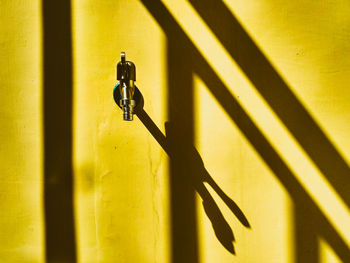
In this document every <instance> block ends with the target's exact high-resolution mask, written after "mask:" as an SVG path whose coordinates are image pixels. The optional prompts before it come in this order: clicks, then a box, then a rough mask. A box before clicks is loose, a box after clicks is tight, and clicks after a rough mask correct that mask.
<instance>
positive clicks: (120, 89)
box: [113, 52, 142, 121]
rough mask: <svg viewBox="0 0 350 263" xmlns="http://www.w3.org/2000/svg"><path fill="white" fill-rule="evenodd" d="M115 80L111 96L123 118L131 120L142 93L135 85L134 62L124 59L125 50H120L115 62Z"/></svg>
mask: <svg viewBox="0 0 350 263" xmlns="http://www.w3.org/2000/svg"><path fill="white" fill-rule="evenodd" d="M117 80H119V83H118V84H117V85H116V86H115V87H114V91H113V97H114V100H115V102H116V103H117V104H118V106H119V107H120V108H121V109H122V110H123V119H124V120H125V121H132V120H133V114H134V109H135V107H136V106H137V105H138V104H139V102H140V100H141V98H142V95H141V93H140V91H139V90H138V89H137V87H136V86H135V84H134V82H135V81H136V68H135V65H134V63H132V62H131V61H126V60H125V52H121V54H120V61H119V63H118V64H117Z"/></svg>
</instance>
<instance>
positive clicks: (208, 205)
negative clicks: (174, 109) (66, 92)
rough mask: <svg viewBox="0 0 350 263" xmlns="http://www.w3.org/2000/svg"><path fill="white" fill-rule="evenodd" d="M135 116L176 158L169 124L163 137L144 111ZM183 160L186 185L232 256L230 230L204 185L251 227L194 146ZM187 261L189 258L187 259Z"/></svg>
mask: <svg viewBox="0 0 350 263" xmlns="http://www.w3.org/2000/svg"><path fill="white" fill-rule="evenodd" d="M136 115H137V116H138V118H139V119H140V121H141V122H142V123H143V125H144V126H145V127H146V128H147V130H148V131H149V132H150V133H151V134H152V136H153V138H154V139H155V140H156V141H157V142H158V144H159V145H160V146H161V147H162V148H163V150H164V151H165V152H166V153H167V154H168V156H169V157H170V158H176V156H175V157H174V155H177V154H178V152H177V149H176V148H178V143H177V144H172V143H171V140H169V139H168V136H170V137H171V136H172V135H171V134H169V132H171V131H174V130H173V129H172V127H171V125H172V124H171V123H169V122H166V123H165V129H166V136H165V135H164V134H163V133H162V132H161V131H160V130H159V128H158V127H157V126H156V124H155V123H154V122H153V121H152V119H151V118H150V117H149V115H148V114H147V113H146V112H145V111H144V110H143V109H140V110H138V111H137V113H136ZM186 158H188V162H189V163H190V164H191V167H188V169H190V170H191V177H189V178H187V181H188V182H189V185H191V187H192V188H193V189H194V190H195V191H197V193H198V194H199V196H200V197H201V199H202V204H203V208H204V211H205V213H206V215H207V216H208V218H209V220H210V221H211V224H212V227H213V230H214V232H215V235H216V237H217V239H218V240H219V241H220V243H221V244H222V245H223V246H224V247H225V248H226V250H227V251H229V252H230V253H231V254H235V250H234V246H233V242H234V241H235V238H234V234H233V231H232V229H231V227H230V225H229V224H228V223H227V221H226V220H225V218H224V216H223V215H222V213H221V211H220V209H219V207H218V206H217V204H216V203H215V201H214V199H213V197H212V196H211V194H210V193H209V191H208V189H207V188H206V186H205V185H204V183H207V184H208V185H209V186H210V187H212V189H213V190H214V191H215V192H216V193H217V194H218V196H219V197H220V198H221V199H222V200H223V201H224V203H225V204H226V205H227V207H228V208H229V209H230V210H231V212H232V213H233V214H234V215H235V216H236V218H237V219H238V220H239V222H240V223H241V224H242V225H243V226H245V227H246V228H251V226H250V224H249V222H248V219H247V218H246V216H245V215H244V214H243V212H242V210H241V209H240V208H239V207H238V205H237V204H236V203H235V202H234V201H233V200H232V199H231V198H230V197H228V196H227V195H226V194H225V193H224V191H223V190H222V189H221V188H220V187H219V186H218V185H217V184H216V182H215V181H214V179H213V178H212V177H211V176H210V174H209V173H208V171H207V170H206V168H205V166H204V163H203V160H202V158H201V156H200V155H199V153H198V151H197V150H196V148H195V147H194V146H190V147H188V148H187V150H186ZM182 242H184V241H182ZM186 259H188V258H187V257H186Z"/></svg>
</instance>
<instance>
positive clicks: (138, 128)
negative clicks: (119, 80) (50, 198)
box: [0, 0, 350, 263]
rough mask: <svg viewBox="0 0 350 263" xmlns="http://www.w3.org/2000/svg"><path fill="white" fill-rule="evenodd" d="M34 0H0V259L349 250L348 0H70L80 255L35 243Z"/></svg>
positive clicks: (38, 43) (37, 39) (39, 50)
mask: <svg viewBox="0 0 350 263" xmlns="http://www.w3.org/2000/svg"><path fill="white" fill-rule="evenodd" d="M43 12H44V9H43V8H42V3H41V2H40V1H0V46H1V48H0V67H1V71H0V83H1V90H0V93H1V104H0V124H1V126H0V127H1V130H0V132H1V137H0V138H1V146H0V157H1V158H0V159H1V161H0V206H1V211H2V212H1V216H0V261H1V262H45V258H46V259H48V260H49V261H50V260H51V259H53V260H57V262H58V261H59V260H61V262H68V261H75V260H76V261H78V262H269V263H270V262H310V263H316V262H348V261H349V260H350V252H349V251H350V223H349V222H350V211H349V208H348V207H349V205H350V191H349V189H350V179H349V176H350V168H349V158H350V140H349V136H348V134H349V130H350V122H349V121H348V120H349V119H350V108H349V103H348V102H349V100H350V90H349V89H348V88H349V79H350V77H349V76H350V75H349V69H350V46H349V44H348V43H349V40H350V16H349V15H348V14H349V12H350V3H349V2H348V1H342V0H334V1H328V0H327V1H326V0H323V1H290V2H285V1H279V0H271V1H269V0H265V1H256V0H247V1H229V0H227V1H223V2H221V1H199V0H191V1H162V2H157V1H147V0H144V1H126V0H125V1H121V0H120V1H109V0H103V1H91V0H81V1H78V0H75V1H72V3H71V10H70V12H71V28H72V32H71V40H72V50H71V52H72V78H73V79H72V81H73V82H72V92H73V97H72V98H73V99H72V105H71V107H72V123H68V124H67V125H72V126H73V128H72V142H73V145H72V159H73V160H72V170H73V178H72V179H73V181H74V192H73V193H74V199H73V200H72V201H73V208H74V218H72V220H74V225H75V235H73V237H74V236H75V240H74V241H73V243H75V248H74V250H75V254H76V255H74V256H73V258H75V259H72V258H70V257H67V258H65V257H64V256H62V257H61V258H59V257H58V258H55V257H54V256H53V257H50V255H48V254H50V253H51V252H48V251H47V249H46V248H45V247H47V244H48V243H47V241H46V238H47V236H48V234H47V233H48V227H47V225H48V222H47V220H48V217H50V216H51V217H52V214H49V215H48V213H47V209H46V210H45V205H44V204H46V205H47V201H45V200H47V197H46V196H45V194H44V193H45V189H44V188H45V187H46V184H45V182H46V181H47V178H49V177H47V175H46V170H45V169H43V167H44V166H45V160H46V159H45V150H44V149H45V145H44V144H45V140H44V138H45V136H46V135H45V129H44V128H43V127H44V126H45V123H44V121H43V116H44V109H45V108H44V107H43V100H44V96H43V95H42V94H43V93H44V92H50V91H47V90H48V87H47V86H45V83H44V82H43V79H45V76H44V75H45V74H46V73H45V71H44V70H43V60H44V55H45V54H46V53H43V50H44V48H45V47H44V45H46V43H47V42H45V41H43V38H44V37H45V36H44V35H45V31H44V30H43V28H44V26H43V22H42V21H43ZM68 33H69V32H68ZM58 49H59V47H58ZM121 51H125V52H126V56H127V59H129V60H131V61H133V62H134V63H135V64H136V69H137V81H136V84H137V86H138V87H139V89H140V90H141V92H142V94H143V97H144V111H141V112H139V113H138V116H135V119H134V121H133V122H125V121H123V120H122V113H121V110H120V109H119V108H118V107H117V106H116V105H115V103H114V101H113V98H112V90H113V87H114V85H115V84H116V79H115V73H116V72H115V66H116V63H117V62H118V61H119V59H120V57H119V56H120V52H121ZM63 66H64V65H63ZM58 163H59V161H58ZM53 184H55V182H53ZM45 202H46V203H45ZM62 211H64V210H62ZM61 216H62V215H61V214H59V213H58V214H57V215H56V220H57V221H59V220H60V217H61ZM63 228H64V225H63ZM50 231H51V232H50V235H51V238H52V237H53V238H54V237H55V234H57V233H55V230H54V229H50ZM59 231H60V229H57V232H59Z"/></svg>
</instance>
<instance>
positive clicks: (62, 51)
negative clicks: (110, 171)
mask: <svg viewBox="0 0 350 263" xmlns="http://www.w3.org/2000/svg"><path fill="white" fill-rule="evenodd" d="M42 12H43V21H42V22H43V67H44V73H43V115H44V213H45V215H44V218H45V245H46V251H45V253H46V255H45V257H46V261H47V262H76V247H75V246H76V245H75V227H74V215H73V168H72V128H73V126H72V44H71V9H70V0H62V1H49V0H43V3H42Z"/></svg>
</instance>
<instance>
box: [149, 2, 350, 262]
mask: <svg viewBox="0 0 350 263" xmlns="http://www.w3.org/2000/svg"><path fill="white" fill-rule="evenodd" d="M142 3H143V4H144V6H145V7H146V8H147V9H148V11H149V12H150V13H151V15H152V16H153V17H154V19H155V20H156V21H157V22H158V24H159V25H160V26H161V27H162V28H163V30H164V32H165V33H166V35H167V37H168V38H169V37H170V36H172V37H173V39H174V38H175V39H176V45H178V46H183V47H187V48H188V50H189V51H188V52H187V53H186V55H188V56H189V57H187V59H188V60H191V61H195V63H193V66H194V68H193V70H194V72H196V73H197V74H198V75H199V77H200V78H202V80H203V81H204V83H206V84H207V87H208V89H209V90H210V92H211V93H212V94H213V96H214V97H215V98H216V99H217V101H218V102H219V103H220V104H221V106H222V107H223V108H224V110H225V111H226V113H227V114H228V115H229V116H230V118H231V120H232V121H233V122H234V123H235V124H236V125H237V127H238V128H239V129H240V131H241V132H242V134H243V135H244V136H245V137H246V138H247V140H248V141H249V142H250V143H251V145H252V146H253V147H254V149H255V150H256V151H257V153H258V154H259V155H260V156H261V158H262V159H263V160H264V162H265V163H266V164H267V165H268V167H269V168H270V169H271V171H272V172H273V173H274V174H275V176H276V177H277V179H279V181H280V182H281V183H282V184H283V185H284V186H285V188H286V190H287V191H288V192H289V194H290V195H291V198H292V199H293V201H294V203H295V207H296V211H297V213H296V214H297V215H302V218H301V217H300V216H298V220H299V221H298V222H297V227H298V228H297V229H296V241H297V240H302V239H304V240H311V241H315V239H314V238H312V237H313V236H314V235H315V233H317V234H319V235H321V236H323V237H324V239H325V240H326V241H327V242H328V243H329V245H330V246H331V247H332V248H333V249H334V251H335V252H336V253H337V255H338V256H339V258H341V259H342V260H343V261H344V262H347V261H349V260H350V252H349V249H348V247H347V245H346V244H345V243H344V241H343V240H342V239H341V237H339V235H338V233H337V232H336V231H335V230H334V228H333V227H332V226H331V224H330V223H329V221H328V220H327V218H326V217H325V216H324V215H323V214H322V212H321V211H320V210H319V208H318V207H317V205H315V204H314V202H313V201H312V199H311V198H310V197H309V195H308V194H307V192H306V191H305V190H304V188H303V187H302V186H301V185H300V183H299V182H298V181H297V180H296V178H295V176H294V174H293V173H292V171H291V170H290V169H289V168H288V166H287V165H286V164H285V163H284V162H283V160H282V159H281V157H280V156H279V155H278V154H277V152H276V151H275V150H274V148H273V147H272V146H271V145H270V143H269V142H268V141H267V140H266V138H265V137H264V136H263V135H262V133H261V131H260V130H259V129H258V128H257V127H256V125H255V124H254V122H253V121H252V120H251V119H250V117H249V116H248V115H247V113H246V112H245V111H244V110H243V108H242V107H241V106H240V104H239V103H238V102H237V101H236V99H235V98H234V97H233V96H232V94H231V93H230V92H229V90H228V89H227V87H225V85H224V84H223V83H222V81H221V80H220V79H219V78H218V77H217V75H216V74H215V72H214V71H213V70H212V69H211V67H210V66H209V65H208V63H207V62H206V61H205V59H204V58H203V57H202V56H201V55H200V53H199V52H198V50H197V49H196V48H195V46H194V45H193V43H192V42H191V41H190V40H189V39H188V37H187V36H186V34H185V33H184V32H183V30H182V29H181V27H180V26H179V25H178V24H177V23H176V21H175V20H174V19H173V17H172V16H171V14H170V13H169V12H168V10H167V9H166V8H165V6H164V5H163V4H162V3H160V2H153V1H149V0H142ZM220 18H221V16H220ZM178 55H179V56H181V55H182V54H178ZM251 59H253V58H251ZM252 63H253V62H252ZM310 248H311V250H310ZM295 250H296V251H295V252H296V260H297V261H296V262H310V263H316V262H318V246H317V245H314V246H311V247H310V245H308V244H307V243H306V242H300V243H299V242H296V243H295ZM175 262H177V261H175Z"/></svg>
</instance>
